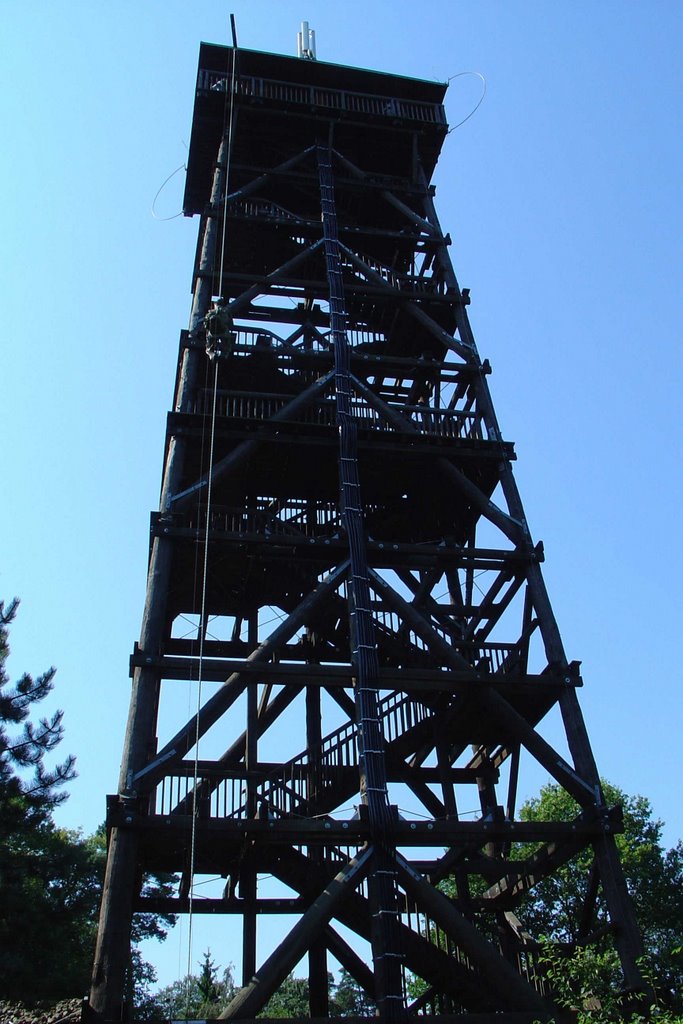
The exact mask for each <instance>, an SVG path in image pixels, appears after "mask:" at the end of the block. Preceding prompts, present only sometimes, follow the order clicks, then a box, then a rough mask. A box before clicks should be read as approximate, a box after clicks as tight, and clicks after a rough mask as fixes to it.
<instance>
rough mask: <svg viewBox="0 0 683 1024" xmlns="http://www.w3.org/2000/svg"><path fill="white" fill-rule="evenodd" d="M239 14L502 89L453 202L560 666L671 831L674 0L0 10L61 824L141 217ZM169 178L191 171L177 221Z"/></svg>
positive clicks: (470, 96) (115, 486) (101, 631)
mask: <svg viewBox="0 0 683 1024" xmlns="http://www.w3.org/2000/svg"><path fill="white" fill-rule="evenodd" d="M231 11H233V12H234V14H235V16H236V21H237V31H238V37H239V43H240V45H242V46H245V47H248V48H252V49H263V50H271V51H275V52H281V53H291V54H293V53H295V52H296V32H297V29H298V26H299V22H300V20H301V19H302V18H307V19H308V20H309V21H310V23H311V26H312V27H313V28H314V29H315V30H316V33H317V41H318V56H319V58H320V59H322V60H327V61H332V62H335V63H341V64H355V65H359V66H362V67H370V68H376V69H379V70H385V71H393V72H398V73H403V74H408V75H414V76H417V77H424V78H433V79H438V80H441V81H443V80H445V79H448V78H450V77H451V76H455V75H457V74H458V73H459V72H462V71H468V70H475V71H479V72H481V73H482V74H484V75H485V76H486V80H487V83H488V89H487V94H486V97H485V99H484V102H483V104H482V106H481V107H480V108H479V110H478V112H477V113H476V114H475V116H474V117H472V118H471V119H470V120H469V121H468V122H467V123H466V124H465V125H463V126H462V127H461V128H459V129H458V130H456V131H454V132H453V133H452V134H451V135H450V136H449V137H448V140H447V142H446V145H445V150H444V154H443V157H442V160H441V162H440V164H439V167H438V168H437V172H436V178H435V180H436V184H437V208H438V211H439V216H440V219H441V221H442V224H443V226H444V228H445V229H446V230H448V231H449V232H450V233H451V236H452V238H453V246H452V249H451V255H452V258H453V261H454V264H455V268H456V273H457V274H458V276H459V278H460V282H461V284H462V285H463V286H466V287H469V288H470V289H471V293H472V306H471V307H470V313H471V318H472V322H473V327H474V330H475V334H476V337H477V342H478V346H479V350H480V352H481V355H482V357H486V358H488V359H489V360H490V361H491V363H492V365H493V371H494V372H493V376H492V378H491V380H490V383H491V388H492V393H493V397H494V402H495V404H496V409H497V413H498V417H499V420H500V422H501V425H502V428H503V432H504V434H505V436H506V437H507V438H508V439H510V440H513V441H515V442H516V447H517V453H518V458H519V461H518V463H517V466H516V475H517V478H518V481H519V483H520V487H521V490H522V496H523V499H524V502H525V506H526V511H527V515H528V518H529V521H530V523H531V527H532V530H533V533H534V536H535V539H536V540H543V541H544V543H545V550H546V559H547V560H546V565H545V575H546V579H547V581H548V586H549V590H550V594H551V599H552V601H553V605H554V608H555V612H556V615H557V617H558V620H559V624H560V629H561V631H562V633H563V637H564V640H565V645H566V647H567V652H568V655H569V657H570V658H577V659H581V660H582V661H583V675H584V679H585V683H586V686H585V688H584V690H583V692H582V695H581V697H582V705H583V708H584V712H585V714H586V718H587V721H588V727H589V731H590V735H591V739H592V742H593V747H594V750H595V754H596V757H597V760H598V764H599V767H600V769H601V772H602V774H603V775H604V776H605V777H607V778H608V779H610V781H612V782H614V783H616V784H617V785H620V786H621V787H623V788H624V789H625V790H626V791H627V792H630V793H642V794H644V795H646V796H648V797H649V798H650V799H651V801H652V804H653V807H654V810H655V814H656V815H657V816H659V817H661V818H664V819H665V820H666V822H667V828H666V832H665V838H666V841H667V843H668V844H669V845H673V844H674V843H675V842H676V841H677V839H678V838H679V837H681V836H683V810H682V809H681V800H680V780H679V778H678V770H679V769H678V763H677V761H678V755H679V749H680V733H681V717H682V716H681V707H682V702H681V685H682V679H681V676H682V664H683V659H682V657H681V642H680V628H679V627H680V621H681V597H680V593H681V587H680V582H679V581H680V579H681V576H682V570H683V564H682V557H681V552H682V550H683V545H682V544H681V543H680V536H679V533H680V514H679V510H680V505H681V492H682V487H681V474H680V459H681V455H680V446H679V443H677V441H676V437H677V434H678V433H679V431H680V426H679V420H680V395H681V369H682V363H683V357H682V355H681V346H680V333H681V324H682V323H683V309H682V308H681V306H682V302H681V295H682V293H683V279H682V278H683V271H682V266H683V261H682V258H681V257H682V252H681V239H682V237H683V223H682V220H683V217H682V211H681V191H680V190H681V182H682V181H683V168H682V167H681V163H682V160H681V153H682V147H683V142H682V140H683V131H682V126H681V110H682V109H683V87H682V86H683V81H682V71H681V61H680V40H681V37H682V35H683V6H682V5H681V4H680V3H679V2H678V0H670V2H667V0H650V2H648V3H643V2H640V0H639V2H635V0H621V2H613V0H542V2H541V0H539V2H533V0H488V2H487V0H480V2H474V0H451V2H444V0H431V2H428V3H424V4H413V3H409V2H408V0H391V2H389V0H374V2H372V3H369V2H363V3H361V2H358V0H344V2H343V3H338V4H332V3H327V2H326V3H320V2H314V0H308V2H302V3H296V4H295V3H292V2H290V0H278V2H267V0H262V2H259V0H251V2H248V0H232V2H231V3H228V4H225V3H223V2H218V0H195V2H193V3H187V2H186V0H163V2H161V0H145V2H140V0H111V2H108V3H102V2H92V0H66V2H64V3H61V4H55V3H53V2H52V0H44V2H37V0H21V2H20V0H0V15H1V16H2V29H3V37H4V38H3V41H2V50H3V51H4V52H3V53H2V58H1V60H0V124H2V126H3V128H2V154H1V155H0V185H1V192H0V194H1V195H2V197H3V200H4V210H3V216H2V220H3V225H2V253H3V262H2V271H1V273H0V300H1V303H2V327H3V330H2V359H1V362H0V414H1V417H2V432H1V435H0V436H1V437H2V474H1V477H0V479H1V481H2V490H3V495H2V500H1V501H0V517H1V521H0V597H3V598H5V599H9V598H11V597H13V596H14V595H15V594H16V595H18V596H19V597H21V599H22V606H21V610H20V613H19V619H18V621H17V623H16V625H15V626H14V627H13V628H12V634H11V642H12V657H11V659H10V671H11V673H12V675H13V676H14V677H16V676H18V675H19V674H20V673H21V671H23V670H28V671H32V672H39V671H41V670H42V669H44V668H46V667H47V666H49V665H51V664H55V665H56V666H57V668H58V674H57V679H56V687H55V694H54V701H53V706H60V707H63V708H64V710H65V726H66V739H65V741H64V744H63V747H64V752H66V751H67V750H68V751H73V752H74V753H75V754H76V755H77V757H78V769H79V772H80V776H79V779H78V780H77V782H75V783H74V784H73V786H72V787H71V793H72V795H71V798H70V800H69V801H68V802H67V803H66V804H65V806H64V807H63V809H62V810H60V812H59V815H58V819H59V821H60V823H62V824H64V825H66V826H68V827H73V828H77V827H78V828H82V829H84V830H85V831H86V832H88V831H92V830H93V829H94V828H95V827H96V826H97V825H98V823H99V822H101V821H102V820H103V818H104V813H105V794H106V793H108V792H112V791H113V790H114V789H115V786H116V779H117V774H118V766H119V760H120V754H121V747H122V741H123V728H124V722H125V715H126V711H127V706H128V696H129V680H128V656H129V654H130V652H131V650H132V646H133V642H134V640H135V639H136V638H137V634H138V630H139V624H140V617H141V612H142V604H143V599H144V589H145V570H146V559H147V545H148V517H149V512H150V510H152V509H153V508H155V507H156V504H157V501H158V492H159V481H160V475H161V456H162V445H163V438H164V429H165V416H166V410H167V408H168V405H169V402H170V399H171V389H172V385H173V379H174V374H175V362H176V355H177V344H178V334H179V331H180V329H181V328H183V327H185V326H187V319H188V314H189V305H190V291H189V290H190V284H191V280H190V275H191V270H192V262H193V258H194V246H195V240H196V232H197V227H198V221H197V219H196V218H195V219H193V220H189V219H185V218H183V217H179V218H176V219H171V220H166V221H162V220H155V219H153V218H152V216H151V214H150V207H151V204H152V201H153V200H154V197H155V194H156V193H157V190H158V189H159V186H160V185H161V184H162V182H163V181H164V180H165V179H166V178H167V176H168V175H169V174H171V172H172V171H174V170H175V169H176V168H178V167H179V166H180V167H182V165H183V164H184V161H185V159H186V156H187V143H188V141H189V132H190V124H191V114H192V103H193V90H194V83H195V75H196V64H197V54H198V46H199V42H200V40H206V41H209V42H218V43H225V42H228V41H229V14H230V12H231ZM479 94H480V83H479V81H478V79H476V78H474V77H459V78H455V79H454V81H453V82H452V85H451V88H450V89H449V93H448V96H447V111H448V114H449V120H450V123H451V124H455V123H457V122H458V121H460V120H461V119H462V118H463V117H465V116H466V115H467V113H468V112H469V111H470V110H471V109H472V107H473V106H474V105H475V104H476V102H477V100H478V98H479ZM182 189H183V173H182V171H181V172H180V173H178V174H177V175H176V176H175V177H174V178H172V179H171V181H170V182H169V183H168V185H167V186H166V188H165V189H164V190H163V191H162V192H161V194H160V195H159V197H158V199H157V201H156V212H157V215H158V216H159V217H171V216H172V215H173V214H175V213H177V212H178V211H179V210H180V203H181V196H182ZM677 452H678V454H676V453H677ZM543 781H544V779H543V778H540V779H539V778H534V779H532V780H530V782H531V788H530V789H529V791H528V792H525V793H524V795H525V796H531V795H533V791H534V786H537V785H538V784H539V783H540V782H543ZM174 941H175V940H174ZM173 948H174V949H175V947H173ZM200 951H201V947H200V948H199V949H198V950H197V956H196V957H195V959H198V956H199V953H200ZM216 953H217V959H219V960H220V961H221V962H222V963H225V961H226V959H229V958H230V957H229V956H228V957H226V956H225V955H223V954H222V953H221V952H220V951H219V950H218V949H216ZM165 955H166V957H167V959H168V958H169V957H170V956H171V951H170V948H169V952H168V953H166V954H165ZM173 955H174V956H176V955H178V954H176V953H174V954H173ZM175 967H176V968H177V963H176V964H175ZM161 971H162V980H164V981H165V980H171V978H172V977H174V976H175V975H176V974H177V973H178V971H177V970H176V969H175V968H174V965H173V964H171V965H170V966H169V964H168V963H167V964H166V966H165V967H164V966H162V968H161Z"/></svg>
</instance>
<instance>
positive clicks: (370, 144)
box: [183, 43, 448, 217]
mask: <svg viewBox="0 0 683 1024" xmlns="http://www.w3.org/2000/svg"><path fill="white" fill-rule="evenodd" d="M233 54H234V55H235V59H236V66H235V70H234V75H233ZM233 83H234V96H233V103H234V109H235V112H236V115H237V120H236V125H237V131H236V132H235V136H234V145H233V152H232V156H231V191H232V190H233V188H237V187H239V185H240V180H239V178H240V166H241V165H249V166H250V167H251V168H253V167H255V166H258V165H260V164H264V165H269V166H272V165H273V164H274V163H281V162H283V161H285V160H286V159H287V156H288V155H293V154H295V153H297V152H300V151H301V150H302V149H303V148H304V147H305V145H308V144H310V138H311V122H318V123H319V126H320V133H321V138H323V139H324V140H325V141H330V142H331V144H332V146H333V147H335V148H339V149H340V150H342V151H343V152H344V153H345V155H346V156H347V157H349V158H350V159H351V160H353V159H354V156H356V155H357V156H358V157H359V160H360V157H361V154H362V160H361V161H360V162H361V163H362V165H363V166H364V167H365V168H372V169H373V171H376V172H377V173H378V174H401V175H407V176H410V169H411V167H412V166H413V165H414V164H415V162H416V160H415V158H416V157H417V156H419V159H420V161H421V163H422V166H423V168H424V170H425V173H426V174H427V175H428V176H429V175H431V173H432V171H433V170H434V167H435V165H436V162H437V160H438V157H439V153H440V150H441V146H442V143H443V140H444V138H445V136H446V134H447V131H448V125H447V123H446V113H445V110H444V107H443V98H444V95H445V92H446V88H447V83H442V82H430V81H427V80H424V79H416V78H406V77H404V76H400V75H391V74H382V73H380V72H377V71H367V70H364V69H363V68H353V67H347V66H345V65H341V64H327V63H324V62H322V61H317V60H304V59H302V58H300V57H285V56H282V55H281V54H272V53H262V52H260V51H256V50H243V49H239V48H238V49H237V50H235V49H234V48H233V47H231V46H217V45H215V44H212V43H202V44H201V46H200V51H199V70H198V74H197V86H196V92H195V104H194V113H193V117H192V135H191V138H190V155H189V158H188V165H187V179H186V186H185V197H184V201H183V212H184V213H185V216H188V217H190V216H192V215H193V214H195V213H201V212H202V211H203V210H204V207H205V206H206V203H207V202H208V200H209V195H210V190H211V175H212V172H213V163H214V161H215V158H216V152H217V150H218V146H219V143H220V139H221V136H222V134H223V132H224V129H225V125H226V124H227V119H228V112H229V108H230V99H231V97H230V92H231V88H232V87H233ZM415 147H417V152H416V151H415ZM273 154H277V157H278V159H277V160H275V161H274V160H272V159H271V158H272V156H273ZM252 176H253V175H252Z"/></svg>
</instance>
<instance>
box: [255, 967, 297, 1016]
mask: <svg viewBox="0 0 683 1024" xmlns="http://www.w3.org/2000/svg"><path fill="white" fill-rule="evenodd" d="M308 998H309V990H308V978H295V977H294V975H293V974H290V975H289V976H288V977H287V978H285V980H284V981H283V982H282V984H281V985H280V987H279V989H278V990H277V992H275V993H274V994H273V995H272V996H271V997H270V999H269V1000H268V1002H267V1003H266V1005H265V1006H264V1007H263V1009H262V1010H261V1012H260V1013H259V1015H258V1016H259V1017H310V1012H309V1002H308Z"/></svg>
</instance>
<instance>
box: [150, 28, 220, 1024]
mask: <svg viewBox="0 0 683 1024" xmlns="http://www.w3.org/2000/svg"><path fill="white" fill-rule="evenodd" d="M236 71H237V52H236V49H235V48H233V50H232V75H231V80H230V104H229V112H228V115H227V128H228V150H227V156H226V167H225V180H224V201H223V211H222V221H223V223H222V226H221V258H220V273H219V279H218V280H219V290H220V291H222V288H223V268H224V263H225V240H226V233H227V220H228V195H229V191H230V189H229V182H230V162H231V158H232V134H233V122H234V116H233V115H234V106H235V78H236ZM223 135H224V136H225V117H224V122H223ZM162 187H163V186H162ZM219 361H220V360H219V355H218V354H216V356H215V359H214V377H213V392H212V401H211V432H210V441H209V466H208V483H207V494H206V524H205V530H204V561H203V566H202V589H201V603H200V614H199V664H198V670H197V705H196V715H195V721H196V729H195V742H194V748H195V754H194V768H193V775H192V833H191V837H190V866H189V880H190V884H189V889H188V937H187V979H188V983H187V989H186V1010H187V1013H188V1016H189V1000H190V981H189V979H190V975H191V972H192V940H193V909H194V908H193V904H194V869H195V862H196V850H197V798H198V790H199V745H200V739H201V736H200V712H201V707H202V681H203V669H204V641H205V637H206V633H207V608H206V590H207V579H208V573H209V531H210V528H211V502H212V490H213V463H214V450H215V438H216V408H217V397H218V364H219Z"/></svg>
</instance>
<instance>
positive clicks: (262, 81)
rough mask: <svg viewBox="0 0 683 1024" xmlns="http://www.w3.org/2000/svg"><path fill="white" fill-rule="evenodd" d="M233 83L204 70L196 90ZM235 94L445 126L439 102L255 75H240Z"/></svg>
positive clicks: (216, 88)
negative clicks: (283, 80) (379, 94)
mask: <svg viewBox="0 0 683 1024" xmlns="http://www.w3.org/2000/svg"><path fill="white" fill-rule="evenodd" d="M231 81H232V79H231V78H230V77H229V76H227V75H226V74H225V73H224V72H220V71H208V70H205V69H202V70H200V72H199V77H198V80H197V90H198V92H203V93H210V92H229V91H230V86H231ZM234 91H235V94H236V95H237V96H244V97H248V98H249V99H254V100H261V101H264V100H267V101H274V102H276V103H279V104H281V103H291V104H296V105H305V106H308V107H323V108H325V109H328V110H336V111H339V112H346V113H349V114H362V115H364V116H368V117H387V118H391V119H392V120H393V121H396V120H403V121H418V122H420V123H422V124H433V125H443V126H445V125H446V115H445V111H444V108H443V106H442V105H441V104H440V103H426V102H424V101H421V100H408V99H399V98H398V97H392V96H377V95H373V94H370V93H362V92H351V91H349V90H346V89H327V88H323V87H321V86H317V85H299V84H296V83H293V82H280V81H278V80H277V79H272V78H260V77H256V76H253V75H239V76H237V77H236V78H235V88H234Z"/></svg>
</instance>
